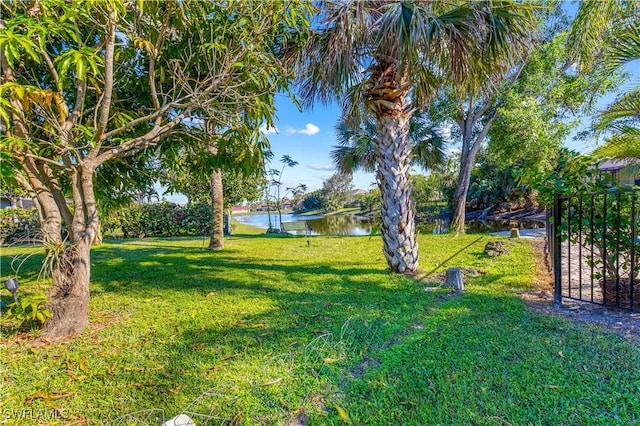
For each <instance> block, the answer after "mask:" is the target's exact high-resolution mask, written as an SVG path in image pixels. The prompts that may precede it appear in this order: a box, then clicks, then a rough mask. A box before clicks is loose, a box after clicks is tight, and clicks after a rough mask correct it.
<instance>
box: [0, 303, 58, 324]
mask: <svg viewBox="0 0 640 426" xmlns="http://www.w3.org/2000/svg"><path fill="white" fill-rule="evenodd" d="M5 315H6V316H7V318H13V319H15V320H16V322H17V326H18V328H34V327H41V326H42V325H44V323H45V321H46V320H47V318H51V312H49V310H48V309H47V301H46V299H45V297H44V296H36V297H33V298H22V299H21V300H18V301H17V302H14V303H12V304H10V305H9V306H8V307H7V311H6V313H5Z"/></svg>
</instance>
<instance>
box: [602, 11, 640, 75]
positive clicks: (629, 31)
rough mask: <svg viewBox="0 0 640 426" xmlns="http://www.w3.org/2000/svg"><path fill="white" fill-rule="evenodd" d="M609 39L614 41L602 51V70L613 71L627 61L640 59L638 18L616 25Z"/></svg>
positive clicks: (639, 23) (639, 24)
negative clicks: (603, 66) (603, 65)
mask: <svg viewBox="0 0 640 426" xmlns="http://www.w3.org/2000/svg"><path fill="white" fill-rule="evenodd" d="M611 39H612V40H614V43H612V44H611V46H610V47H609V48H608V49H606V50H605V53H604V58H603V62H604V64H605V68H604V72H613V71H615V70H616V69H618V68H620V67H622V66H623V65H625V64H626V63H628V62H631V61H633V60H637V59H640V20H632V21H631V22H629V23H627V24H625V25H622V26H620V27H617V28H616V29H615V30H614V31H613V33H612V34H611Z"/></svg>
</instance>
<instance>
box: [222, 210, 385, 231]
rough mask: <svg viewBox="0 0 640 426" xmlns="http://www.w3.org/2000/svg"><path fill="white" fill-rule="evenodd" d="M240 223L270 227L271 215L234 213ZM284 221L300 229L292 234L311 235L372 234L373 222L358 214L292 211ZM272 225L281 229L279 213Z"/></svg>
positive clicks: (283, 216)
mask: <svg viewBox="0 0 640 426" xmlns="http://www.w3.org/2000/svg"><path fill="white" fill-rule="evenodd" d="M233 218H234V219H236V220H237V221H238V222H240V223H244V224H247V225H252V226H256V227H258V228H262V229H268V228H269V216H268V215H266V214H250V215H237V216H236V215H234V216H233ZM282 222H283V223H284V224H285V226H287V223H289V224H291V223H292V222H293V223H294V224H295V225H293V224H292V225H291V226H289V228H295V229H299V230H295V231H290V233H291V234H295V235H305V233H306V232H308V233H309V235H369V234H371V228H372V226H371V223H368V222H366V221H362V220H360V219H359V218H357V217H356V216H342V215H340V216H321V215H315V216H300V215H296V214H292V213H288V214H283V215H282ZM305 224H306V225H307V226H308V231H304V227H305ZM271 226H272V227H274V228H276V229H279V228H280V220H279V217H278V215H277V214H275V215H273V214H272V215H271Z"/></svg>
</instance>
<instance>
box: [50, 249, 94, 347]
mask: <svg viewBox="0 0 640 426" xmlns="http://www.w3.org/2000/svg"><path fill="white" fill-rule="evenodd" d="M90 246H91V240H89V238H86V237H85V238H82V239H81V240H80V241H79V242H78V243H77V244H72V245H67V246H66V247H65V249H64V251H63V252H62V253H52V252H51V251H50V252H49V253H48V254H47V256H56V259H55V263H54V267H53V270H52V271H51V276H52V279H53V285H52V287H51V289H49V292H48V293H47V299H48V301H49V306H48V307H49V311H50V312H51V315H52V317H51V318H49V319H48V320H47V322H46V324H45V327H44V332H45V336H47V337H48V338H53V339H57V338H61V337H67V336H71V335H73V334H76V333H78V332H80V331H81V330H82V329H83V328H84V327H86V326H87V325H88V324H89V319H88V312H89V279H90V275H91V256H90Z"/></svg>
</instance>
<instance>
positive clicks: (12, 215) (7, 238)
mask: <svg viewBox="0 0 640 426" xmlns="http://www.w3.org/2000/svg"><path fill="white" fill-rule="evenodd" d="M39 231H40V224H39V222H38V214H37V212H36V209H35V208H31V209H23V208H8V209H0V243H7V244H12V243H19V242H27V241H28V240H31V239H35V238H36V236H37V234H38V232H39Z"/></svg>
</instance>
